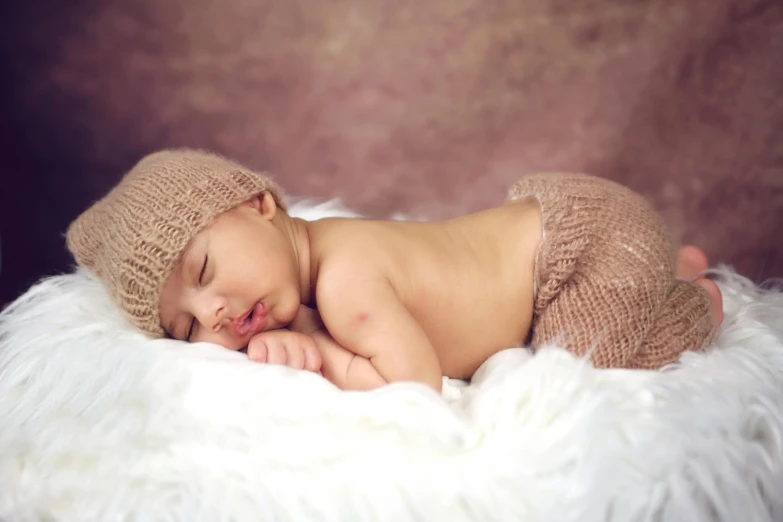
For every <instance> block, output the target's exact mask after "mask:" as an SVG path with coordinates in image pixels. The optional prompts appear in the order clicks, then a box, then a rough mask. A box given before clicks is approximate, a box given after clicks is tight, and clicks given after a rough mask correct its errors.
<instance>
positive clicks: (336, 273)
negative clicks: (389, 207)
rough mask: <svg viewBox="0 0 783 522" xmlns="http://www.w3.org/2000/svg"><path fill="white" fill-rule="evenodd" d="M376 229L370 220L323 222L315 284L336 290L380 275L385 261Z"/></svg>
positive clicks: (321, 288)
mask: <svg viewBox="0 0 783 522" xmlns="http://www.w3.org/2000/svg"><path fill="white" fill-rule="evenodd" d="M379 233H382V232H381V231H379V230H375V229H374V228H373V227H372V225H371V222H364V221H360V220H339V221H337V220H335V221H332V222H328V223H324V226H323V228H322V229H321V230H319V238H318V244H317V251H318V252H317V260H316V263H317V273H316V285H317V288H318V289H320V290H325V291H329V292H332V291H334V292H337V293H339V292H340V291H341V289H342V288H344V287H345V286H346V285H348V284H354V283H355V282H357V281H362V280H366V279H371V278H373V279H377V278H379V277H383V274H384V270H385V265H386V264H387V263H386V262H385V258H384V255H383V249H382V248H379V245H378V243H379V237H378V234H379ZM319 293H320V291H319Z"/></svg>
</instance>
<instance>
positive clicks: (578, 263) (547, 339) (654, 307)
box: [509, 174, 713, 369]
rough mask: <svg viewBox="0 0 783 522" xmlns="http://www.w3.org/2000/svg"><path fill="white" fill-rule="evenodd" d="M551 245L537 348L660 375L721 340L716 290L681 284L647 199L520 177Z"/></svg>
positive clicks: (541, 255)
mask: <svg viewBox="0 0 783 522" xmlns="http://www.w3.org/2000/svg"><path fill="white" fill-rule="evenodd" d="M529 196H532V197H534V198H535V199H536V200H537V201H538V203H539V205H540V208H541V219H542V227H543V238H542V241H541V245H540V247H539V251H538V255H537V258H536V267H535V287H536V298H535V303H534V310H533V316H534V317H533V321H534V322H533V333H532V343H531V344H532V346H533V347H534V348H538V347H541V346H542V345H545V344H550V343H562V344H563V345H564V346H565V347H566V348H567V349H568V350H569V351H571V352H572V353H574V354H576V355H579V356H585V355H587V356H589V357H590V359H591V361H592V363H593V365H594V366H596V367H599V368H644V369H658V368H660V367H662V366H664V365H666V364H668V363H671V362H674V361H676V360H677V359H678V358H679V356H680V354H681V353H682V352H683V351H685V350H687V349H700V348H702V347H703V346H704V344H705V342H706V341H707V340H708V339H709V337H710V335H711V333H712V329H713V326H712V321H711V316H710V300H709V296H708V294H707V292H706V291H705V290H704V289H702V288H701V287H699V286H698V285H695V284H693V283H690V282H685V281H679V280H677V279H676V278H675V250H674V248H673V245H672V241H671V239H670V236H669V234H668V232H667V230H666V226H665V224H664V223H663V220H662V219H661V217H660V216H659V215H658V214H657V213H656V212H655V211H654V210H653V208H652V207H651V206H650V205H649V204H648V203H647V202H646V201H645V200H644V199H643V198H642V197H641V196H639V195H638V194H636V193H634V192H632V191H631V190H629V189H627V188H625V187H622V186H620V185H618V184H616V183H613V182H611V181H609V180H606V179H601V178H596V177H592V176H586V175H581V174H538V175H534V176H529V177H526V178H523V179H522V180H520V181H519V182H518V183H517V184H516V185H514V186H513V187H512V188H511V189H510V192H509V197H510V198H511V199H519V198H524V197H529Z"/></svg>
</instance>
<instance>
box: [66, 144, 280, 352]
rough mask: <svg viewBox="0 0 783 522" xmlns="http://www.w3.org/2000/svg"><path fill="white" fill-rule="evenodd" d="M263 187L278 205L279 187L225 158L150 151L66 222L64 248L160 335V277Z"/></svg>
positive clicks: (137, 321)
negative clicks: (200, 236) (199, 236)
mask: <svg viewBox="0 0 783 522" xmlns="http://www.w3.org/2000/svg"><path fill="white" fill-rule="evenodd" d="M263 192H269V193H271V194H272V196H273V197H274V198H275V200H276V201H277V204H278V205H279V206H280V207H282V208H283V209H285V202H284V199H283V192H282V190H281V189H280V187H278V186H277V185H276V184H275V183H274V182H273V181H272V180H271V179H269V178H268V177H266V176H264V175H261V174H258V173H255V172H252V171H250V170H248V169H247V168H245V167H243V166H241V165H239V164H237V163H235V162H233V161H231V160H228V159H225V158H223V157H221V156H218V155H216V154H213V153H209V152H204V151H196V150H189V149H179V150H164V151H161V152H157V153H154V154H150V155H149V156H146V157H145V158H143V159H142V160H141V161H140V162H139V163H138V164H136V166H134V167H133V168H132V169H131V170H130V171H129V172H128V173H127V174H126V175H125V176H124V177H123V178H122V180H121V181H120V183H119V184H118V185H117V186H116V187H114V188H113V189H112V190H111V191H110V192H109V194H107V195H106V196H105V197H104V198H103V199H101V200H100V201H98V202H97V203H95V204H94V205H92V206H91V207H90V208H88V209H87V210H86V211H84V212H83V213H82V214H81V215H80V216H79V217H78V218H77V219H76V220H75V221H74V222H73V223H71V225H70V226H69V227H68V233H67V243H68V249H69V250H70V251H71V253H72V254H73V256H74V257H75V258H76V262H77V263H79V265H81V266H83V267H85V268H87V269H88V270H90V271H91V272H93V273H94V274H95V275H97V276H98V277H99V278H100V279H101V280H103V282H104V283H105V284H106V286H107V287H108V289H109V293H110V294H111V295H112V297H113V298H114V300H115V301H116V302H117V304H118V305H119V306H120V308H121V309H122V310H123V311H124V312H125V314H126V315H127V317H128V318H129V319H130V320H131V322H132V323H133V324H135V325H136V326H137V327H139V328H140V329H141V330H143V331H144V332H146V333H147V334H149V335H152V336H154V337H162V336H164V334H165V333H164V331H163V329H162V328H161V326H160V320H159V306H160V294H161V290H162V288H163V283H164V282H165V280H166V278H167V277H168V276H169V275H170V274H171V272H172V270H173V269H174V267H175V266H176V264H177V262H178V261H179V260H180V257H181V256H182V254H183V252H184V251H185V249H186V248H187V246H188V244H189V243H190V240H191V239H192V238H193V237H194V236H195V235H196V234H198V233H199V232H200V231H202V230H203V229H205V228H207V227H208V226H209V225H211V224H212V222H213V221H214V220H215V218H216V217H217V216H219V215H220V214H222V213H223V212H225V211H227V210H230V209H231V208H233V207H235V206H237V205H239V204H241V203H243V202H245V201H247V200H249V199H251V198H252V197H254V196H257V195H259V194H261V193H263Z"/></svg>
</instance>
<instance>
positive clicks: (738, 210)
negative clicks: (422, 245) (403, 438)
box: [0, 0, 783, 302]
mask: <svg viewBox="0 0 783 522" xmlns="http://www.w3.org/2000/svg"><path fill="white" fill-rule="evenodd" d="M14 4H17V5H14ZM2 9H3V10H4V12H3V14H2V24H3V27H2V34H0V38H1V39H2V47H1V49H2V59H3V62H4V63H3V69H2V70H3V72H4V73H5V74H4V79H3V82H2V93H1V96H0V103H2V105H3V110H2V116H3V118H4V122H3V126H2V133H1V135H2V143H1V144H0V145H1V146H2V156H0V168H1V169H2V171H1V172H2V181H3V183H2V186H0V194H2V195H1V196H0V205H2V211H1V212H2V229H1V230H0V232H1V233H2V236H0V242H1V243H0V246H1V248H2V260H3V265H2V273H0V287H1V288H0V290H1V291H2V294H1V295H0V302H7V301H9V300H10V299H12V298H13V297H15V296H16V295H18V294H19V293H20V292H22V291H23V290H24V289H25V288H26V287H27V286H29V285H30V284H31V283H32V282H33V281H34V280H35V279H36V278H38V277H40V276H42V275H45V274H51V273H56V272H59V271H65V270H68V269H69V266H70V258H69V256H68V254H67V252H66V251H65V247H64V241H63V232H64V230H65V228H66V226H67V224H68V223H69V221H70V220H71V219H73V218H74V217H75V216H76V214H77V213H78V212H79V211H80V210H81V209H82V208H84V207H86V206H87V205H88V204H89V203H91V202H92V201H94V200H95V199H97V198H98V197H99V196H101V195H102V194H103V193H104V192H106V191H107V190H108V189H109V188H110V187H111V186H112V185H113V184H114V183H115V182H116V181H117V179H118V178H119V177H120V176H121V175H122V173H123V171H124V170H126V169H127V168H129V167H130V166H131V165H132V164H133V162H135V161H136V160H137V159H138V158H139V157H140V156H142V155H143V154H145V153H147V152H150V151H152V150H154V149H158V148H161V147H165V146H176V145H189V146H197V147H206V148H211V149H215V150H218V151H220V152H222V153H224V154H227V155H230V156H234V157H236V158H237V159H239V160H241V161H243V162H245V163H247V164H249V165H250V166H252V167H254V168H258V169H269V170H270V171H272V172H273V173H274V174H275V175H276V176H277V178H278V179H279V180H280V182H281V183H282V184H283V185H284V186H285V188H286V189H287V190H288V192H289V193H291V194H295V195H303V196H316V197H322V198H331V197H335V196H339V197H342V198H343V199H344V200H345V202H346V203H348V204H349V205H350V206H352V207H354V208H356V209H358V210H361V211H363V212H365V213H367V214H369V215H372V216H385V215H387V214H388V213H389V212H392V211H402V212H406V213H408V214H411V215H414V216H417V217H430V218H439V217H446V216H452V215H455V214H458V213H461V212H466V211H470V210H475V209H479V208H482V207H484V206H487V205H491V204H494V203H497V202H499V201H500V200H501V199H502V198H503V196H504V192H505V189H506V187H507V186H508V185H510V184H511V183H512V182H513V181H514V180H515V179H516V178H517V177H519V176H520V175H522V174H524V173H526V172H532V171H537V170H551V169H568V170H580V171H588V172H591V173H594V174H599V175H603V176H607V177H610V178H613V179H616V180H620V181H622V182H624V183H626V184H628V185H630V186H631V187H632V188H634V189H637V190H639V191H641V192H643V193H645V194H646V195H647V196H648V197H649V198H650V199H651V200H652V201H653V202H654V204H655V205H656V206H657V207H658V208H659V209H660V210H661V211H662V212H663V213H664V214H665V216H666V217H667V219H668V221H669V223H670V224H671V226H672V228H673V230H674V232H675V234H676V235H677V237H678V238H679V239H681V240H683V241H688V242H696V243H697V244H699V245H701V246H702V247H703V248H704V249H705V250H706V251H707V253H708V254H709V255H710V256H711V257H712V259H713V260H714V261H716V262H719V261H723V262H728V263H731V264H733V265H734V266H735V267H736V268H737V269H738V270H739V271H740V272H741V273H743V274H746V275H748V276H749V277H751V278H752V279H754V280H757V281H761V280H762V279H765V278H768V277H772V276H783V243H782V242H781V241H780V237H781V231H780V229H781V227H783V219H782V218H783V2H781V1H779V0H668V1H666V0H580V1H564V0H222V1H216V0H135V1H126V2H116V1H108V0H102V1H101V0H91V1H84V0H69V1H67V2H65V1H61V0H40V1H38V2H28V3H26V4H23V3H22V2H19V1H18V0H17V1H16V2H11V3H7V4H4V7H3V8H2Z"/></svg>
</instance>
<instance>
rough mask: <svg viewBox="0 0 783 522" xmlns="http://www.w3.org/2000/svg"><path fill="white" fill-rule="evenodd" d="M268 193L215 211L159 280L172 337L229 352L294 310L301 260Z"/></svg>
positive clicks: (282, 324)
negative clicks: (166, 275) (208, 223)
mask: <svg viewBox="0 0 783 522" xmlns="http://www.w3.org/2000/svg"><path fill="white" fill-rule="evenodd" d="M278 212H282V211H281V210H279V209H278V208H277V207H276V205H275V202H274V199H273V198H272V197H271V196H270V195H268V194H266V195H264V196H261V197H258V198H256V199H253V200H251V201H249V202H247V203H244V204H242V205H240V206H238V207H236V208H234V209H232V210H230V211H228V212H226V213H224V214H221V215H220V216H219V217H218V218H217V219H216V220H215V222H214V223H213V224H212V226H210V227H209V228H207V229H205V230H203V231H202V232H201V233H199V234H198V235H197V236H195V237H194V238H193V240H192V241H191V243H190V244H189V246H188V248H187V250H186V251H185V253H184V254H183V256H182V259H181V260H180V262H179V264H178V265H177V267H176V268H175V269H174V272H173V273H172V274H171V276H169V278H168V279H167V280H166V282H165V284H164V286H163V292H162V294H161V301H160V320H161V326H162V327H163V328H164V330H166V332H168V333H169V335H171V336H172V337H173V338H175V339H182V340H188V341H191V342H211V343H215V344H219V345H221V346H224V347H226V348H230V349H232V350H236V349H241V348H244V347H245V346H247V343H248V341H249V340H250V338H251V337H252V336H253V335H255V334H257V333H259V332H261V331H266V330H274V329H277V328H282V327H285V326H286V325H287V324H288V323H290V322H291V321H292V320H293V319H294V317H295V316H296V313H297V312H298V310H299V304H300V301H301V291H300V288H299V287H300V278H299V265H298V263H297V261H296V257H295V255H294V250H293V245H292V244H291V241H290V240H289V239H288V237H287V235H286V234H285V233H284V232H283V230H282V229H281V228H280V227H279V226H278V224H277V220H275V219H274V217H275V215H276V214H277V213H278Z"/></svg>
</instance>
